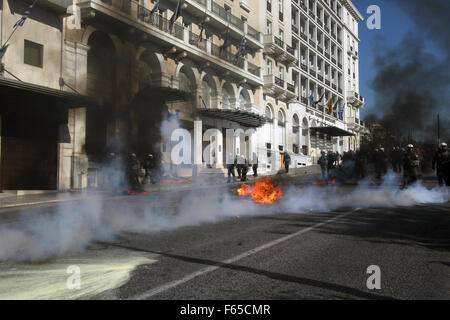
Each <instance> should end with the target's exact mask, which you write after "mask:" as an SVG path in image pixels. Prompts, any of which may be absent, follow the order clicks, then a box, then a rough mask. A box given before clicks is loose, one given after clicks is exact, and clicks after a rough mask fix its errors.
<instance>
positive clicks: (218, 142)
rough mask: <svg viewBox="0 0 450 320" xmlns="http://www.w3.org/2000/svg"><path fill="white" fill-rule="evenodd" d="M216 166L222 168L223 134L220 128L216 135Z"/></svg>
mask: <svg viewBox="0 0 450 320" xmlns="http://www.w3.org/2000/svg"><path fill="white" fill-rule="evenodd" d="M215 148H216V150H215V151H216V152H215V154H216V168H219V169H222V168H223V135H222V130H221V129H219V130H218V132H217V136H216V143H215Z"/></svg>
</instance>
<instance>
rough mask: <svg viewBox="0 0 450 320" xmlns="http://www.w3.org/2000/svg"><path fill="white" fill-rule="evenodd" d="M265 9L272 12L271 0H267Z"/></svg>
mask: <svg viewBox="0 0 450 320" xmlns="http://www.w3.org/2000/svg"><path fill="white" fill-rule="evenodd" d="M267 11H269V12H272V0H267Z"/></svg>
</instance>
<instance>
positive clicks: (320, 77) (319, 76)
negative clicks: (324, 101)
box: [317, 74, 323, 82]
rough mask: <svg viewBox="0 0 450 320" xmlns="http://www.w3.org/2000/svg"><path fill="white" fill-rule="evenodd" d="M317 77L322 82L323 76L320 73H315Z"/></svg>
mask: <svg viewBox="0 0 450 320" xmlns="http://www.w3.org/2000/svg"><path fill="white" fill-rule="evenodd" d="M317 79H319V80H320V81H322V82H323V76H321V75H320V74H319V75H317Z"/></svg>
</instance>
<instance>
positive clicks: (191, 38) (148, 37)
mask: <svg viewBox="0 0 450 320" xmlns="http://www.w3.org/2000/svg"><path fill="white" fill-rule="evenodd" d="M78 6H79V7H80V9H81V17H82V23H85V24H95V23H99V24H103V25H106V26H113V27H114V28H115V29H116V30H118V32H120V33H122V34H124V35H127V34H128V35H129V34H132V35H133V36H132V37H129V40H130V41H136V44H138V43H139V42H141V41H142V39H145V41H151V42H152V43H153V44H154V45H156V46H158V47H160V48H162V49H167V48H174V53H173V55H174V56H175V55H177V54H181V53H183V54H184V53H185V54H186V57H187V58H189V59H191V60H193V61H197V62H199V63H205V62H208V63H210V65H211V68H212V69H215V70H216V72H229V75H230V76H232V77H234V78H236V79H237V80H242V79H246V80H247V83H248V84H250V85H255V86H259V85H262V84H263V79H262V78H261V77H260V76H255V75H254V74H253V73H251V72H246V69H245V63H244V60H243V59H235V55H234V54H231V52H225V51H224V52H222V53H220V49H219V47H218V46H217V45H215V44H213V43H212V42H211V41H207V40H206V39H203V40H202V41H200V39H199V37H198V35H196V34H193V33H192V32H189V31H188V29H187V28H184V27H183V26H182V25H181V24H180V23H175V24H174V25H173V29H172V32H170V30H169V20H168V19H165V18H164V17H163V16H161V15H159V14H151V13H150V9H148V8H146V7H144V6H141V5H139V4H138V3H137V2H134V1H128V0H109V1H108V0H90V1H89V0H84V1H82V2H80V3H78ZM231 42H232V45H234V47H237V46H239V42H240V41H231Z"/></svg>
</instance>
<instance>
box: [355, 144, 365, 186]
mask: <svg viewBox="0 0 450 320" xmlns="http://www.w3.org/2000/svg"><path fill="white" fill-rule="evenodd" d="M355 158H356V159H355V169H356V179H358V180H359V179H364V177H365V176H366V157H365V156H364V154H363V153H362V152H361V150H358V151H356V155H355Z"/></svg>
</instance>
